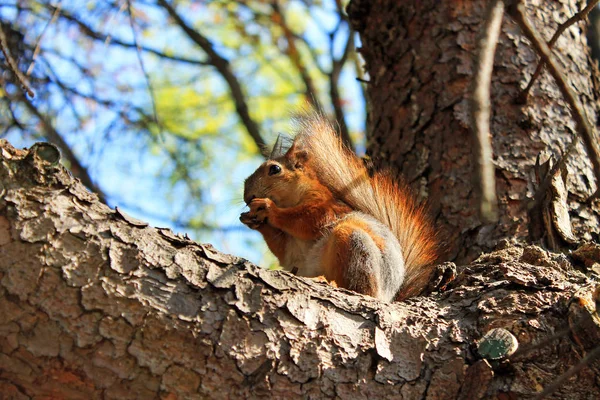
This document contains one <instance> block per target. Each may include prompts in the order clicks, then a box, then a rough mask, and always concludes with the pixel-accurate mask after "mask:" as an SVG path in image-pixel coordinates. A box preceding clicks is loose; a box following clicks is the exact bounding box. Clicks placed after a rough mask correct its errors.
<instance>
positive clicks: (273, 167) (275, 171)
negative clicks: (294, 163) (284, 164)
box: [269, 164, 281, 175]
mask: <svg viewBox="0 0 600 400" xmlns="http://www.w3.org/2000/svg"><path fill="white" fill-rule="evenodd" d="M280 172H281V167H280V166H279V165H276V164H273V165H271V166H270V167H269V175H277V174H278V173H280Z"/></svg>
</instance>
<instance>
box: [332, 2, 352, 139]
mask: <svg viewBox="0 0 600 400" xmlns="http://www.w3.org/2000/svg"><path fill="white" fill-rule="evenodd" d="M340 18H342V15H341V14H340ZM348 30H349V32H348V39H347V41H346V45H345V47H344V52H343V53H342V56H341V57H340V58H339V59H336V58H335V57H334V55H333V49H331V51H330V53H331V60H332V67H331V72H330V73H329V74H328V76H329V95H330V96H331V103H332V105H333V110H334V113H335V119H336V121H337V123H338V124H339V127H340V135H341V137H342V140H343V141H344V143H346V145H347V146H348V147H349V148H350V149H354V145H353V143H352V138H351V137H350V132H349V131H348V125H346V116H345V115H344V108H343V106H342V97H341V95H340V92H339V79H340V74H341V72H342V69H343V68H344V65H345V64H346V61H347V60H348V56H349V54H350V53H351V52H352V51H354V34H353V32H352V29H351V28H350V25H348ZM331 42H332V44H331V47H332V48H333V37H331Z"/></svg>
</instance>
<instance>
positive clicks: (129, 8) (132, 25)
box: [127, 0, 158, 125]
mask: <svg viewBox="0 0 600 400" xmlns="http://www.w3.org/2000/svg"><path fill="white" fill-rule="evenodd" d="M127 11H128V13H129V26H130V27H131V33H132V35H133V44H134V45H135V53H136V54H137V58H138V61H139V63H140V68H141V70H142V73H143V74H144V78H145V79H146V85H147V86H148V92H149V94H150V101H151V103H152V112H153V114H154V122H155V123H156V124H157V125H158V112H157V111H156V100H155V98H154V89H153V87H152V82H151V81H150V75H148V71H147V70H146V66H145V65H144V60H143V59H142V52H141V47H140V44H139V43H138V38H137V32H136V30H135V24H134V22H133V11H132V8H131V0H127Z"/></svg>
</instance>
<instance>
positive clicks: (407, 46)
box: [348, 0, 600, 260]
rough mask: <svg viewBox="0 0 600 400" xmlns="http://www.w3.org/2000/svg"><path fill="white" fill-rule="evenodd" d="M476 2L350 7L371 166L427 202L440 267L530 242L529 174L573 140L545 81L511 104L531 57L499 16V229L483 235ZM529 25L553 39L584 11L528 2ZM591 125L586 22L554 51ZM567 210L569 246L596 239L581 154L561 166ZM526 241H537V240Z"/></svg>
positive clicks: (570, 2)
mask: <svg viewBox="0 0 600 400" xmlns="http://www.w3.org/2000/svg"><path fill="white" fill-rule="evenodd" d="M486 3H487V2H484V1H456V0H444V1H438V0H407V1H388V0H353V1H352V2H351V4H350V6H349V7H348V13H349V16H350V19H351V21H352V23H353V26H354V28H355V29H356V30H357V31H358V32H359V33H360V36H361V40H362V49H361V54H362V55H363V57H364V59H365V61H366V66H365V68H366V71H367V72H368V75H369V83H368V84H367V88H368V90H367V97H368V99H369V101H370V106H371V107H370V113H369V114H370V115H369V116H370V119H369V124H368V133H369V143H368V148H369V150H370V153H371V155H372V158H373V159H374V161H375V163H376V164H378V165H379V166H386V167H391V168H393V169H395V170H397V171H399V172H401V173H402V175H403V176H404V177H405V178H406V179H407V180H408V181H409V182H410V183H411V184H413V186H415V187H416V188H417V190H418V191H420V192H421V193H423V194H426V195H427V194H428V197H429V201H430V204H431V206H432V209H433V211H434V213H435V215H436V217H437V221H438V222H439V224H440V226H441V227H442V230H443V231H444V232H445V234H446V235H447V239H448V240H447V243H448V254H447V257H448V259H452V260H471V259H473V258H474V257H476V256H477V255H478V254H480V253H481V252H482V251H489V250H490V249H492V248H493V247H494V246H495V245H496V243H497V242H498V241H499V240H500V239H503V238H514V239H517V240H520V239H524V238H526V237H527V235H528V234H529V235H532V234H533V232H532V231H531V230H529V229H528V228H529V225H530V224H531V223H532V221H530V220H529V219H528V217H527V207H526V203H525V200H526V199H528V198H531V197H532V196H533V193H534V191H535V186H534V184H533V182H534V179H533V170H534V168H533V166H534V164H535V161H536V157H537V156H538V154H539V153H540V152H549V153H550V154H554V155H560V154H561V153H563V152H564V151H565V149H566V148H567V146H568V143H570V142H571V141H572V140H573V137H574V132H576V129H575V123H574V121H573V118H571V114H570V111H569V108H568V107H567V106H566V103H565V101H564V100H563V98H562V95H561V93H560V91H559V90H558V88H557V86H556V85H555V83H554V81H553V80H552V77H551V76H550V75H549V74H548V73H546V72H545V73H543V74H542V76H541V77H540V78H539V79H538V81H537V83H535V85H534V86H533V89H532V93H531V95H530V96H529V100H528V102H527V104H524V105H523V104H517V102H516V98H517V96H518V95H519V93H520V91H521V90H522V89H523V88H524V87H525V86H526V85H527V83H528V82H529V78H530V77H531V75H532V73H533V71H534V70H535V68H536V66H537V60H538V57H537V56H536V53H535V51H534V50H533V48H532V47H531V45H530V43H529V41H528V40H527V39H524V37H523V34H522V33H521V31H520V29H519V28H518V26H517V25H516V24H515V23H514V22H513V21H512V20H511V19H510V18H509V17H508V16H506V15H505V16H504V20H503V25H502V33H501V36H500V40H499V43H498V47H497V50H496V57H495V63H494V73H493V78H492V95H491V101H492V120H491V132H492V146H493V152H494V166H495V176H496V192H497V194H498V206H499V212H500V221H499V222H498V223H496V224H488V225H485V224H483V223H482V222H481V221H480V219H479V217H478V215H477V210H478V207H477V201H478V198H477V196H476V193H475V191H474V187H473V184H472V176H473V163H472V150H471V148H472V146H471V145H470V143H471V132H470V129H469V114H468V113H469V109H468V98H469V86H470V84H471V78H472V75H473V59H474V55H475V50H476V39H477V36H478V34H479V29H480V27H481V24H482V18H483V13H484V9H485V7H486ZM526 3H527V10H528V18H529V20H531V21H533V22H534V24H535V25H536V26H537V28H538V30H539V31H540V32H542V33H543V35H544V37H545V39H546V40H549V39H550V38H551V37H552V35H553V34H554V32H555V31H556V28H557V26H558V24H559V23H562V22H564V21H566V20H567V19H568V18H569V17H571V16H573V15H574V14H575V13H576V12H577V11H579V10H581V9H582V8H583V6H584V5H585V4H583V5H582V3H583V2H581V1H574V0H558V1H543V2H541V1H533V0H531V1H527V2H526ZM555 49H556V51H555V55H556V57H558V59H559V60H560V63H561V64H562V66H563V67H564V69H565V71H566V76H567V79H568V82H569V83H570V86H571V88H572V89H573V90H575V91H576V93H577V95H578V97H579V98H580V100H581V101H582V103H583V104H584V107H585V111H586V112H587V116H588V118H589V120H590V121H591V122H592V124H593V125H596V120H597V104H598V91H597V87H596V86H595V84H596V82H595V80H594V78H593V76H592V71H597V69H596V66H595V63H594V62H593V61H592V59H591V57H590V56H589V48H588V46H587V44H586V35H585V26H584V23H580V24H579V25H575V26H573V27H571V28H570V29H568V30H567V31H566V32H565V33H563V35H562V36H561V38H560V39H559V40H558V42H557V43H556V45H555ZM567 181H568V189H569V196H568V206H569V210H570V214H571V222H572V224H573V227H574V230H575V236H576V237H577V238H578V239H579V240H592V239H593V240H596V241H597V240H598V233H599V232H600V203H599V202H598V201H596V202H595V204H594V205H593V206H592V207H590V206H588V205H585V204H584V202H585V200H586V199H587V198H588V197H589V196H590V195H591V194H592V193H594V191H595V190H596V188H597V183H596V180H595V178H594V175H593V173H592V170H591V168H590V162H589V159H588V157H587V154H586V152H585V150H584V148H583V146H582V145H581V143H579V144H578V145H577V147H576V149H575V152H574V153H573V154H571V156H570V157H569V159H568V177H567ZM534 239H538V238H537V237H534Z"/></svg>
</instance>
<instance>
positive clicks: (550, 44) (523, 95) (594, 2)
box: [519, 0, 599, 103]
mask: <svg viewBox="0 0 600 400" xmlns="http://www.w3.org/2000/svg"><path fill="white" fill-rule="evenodd" d="M598 1H599V0H591V1H590V2H589V3H588V4H587V6H585V8H584V9H583V10H581V11H580V12H578V13H577V14H575V15H573V16H572V17H571V18H569V19H568V20H566V21H565V22H563V23H562V24H560V25H559V26H558V29H557V30H556V32H555V33H554V36H552V39H550V41H549V42H548V48H549V49H551V48H552V47H553V46H554V44H555V43H556V41H557V40H558V38H559V37H560V35H562V34H563V32H564V31H566V30H567V29H568V28H569V27H570V26H571V25H573V24H576V23H577V22H579V21H583V20H584V19H585V18H586V17H587V15H588V14H589V13H590V11H592V10H593V9H594V7H596V5H597V4H598ZM545 65H546V60H544V59H543V58H541V59H540V62H539V63H538V66H537V68H536V69H535V72H534V73H533V75H532V77H531V79H530V80H529V84H527V87H526V88H525V89H524V90H523V92H521V94H520V95H519V102H521V103H525V102H526V101H527V96H529V90H530V89H531V87H532V86H533V84H534V83H535V81H536V79H537V78H538V76H539V75H540V74H541V73H542V71H543V69H544V66H545Z"/></svg>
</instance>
